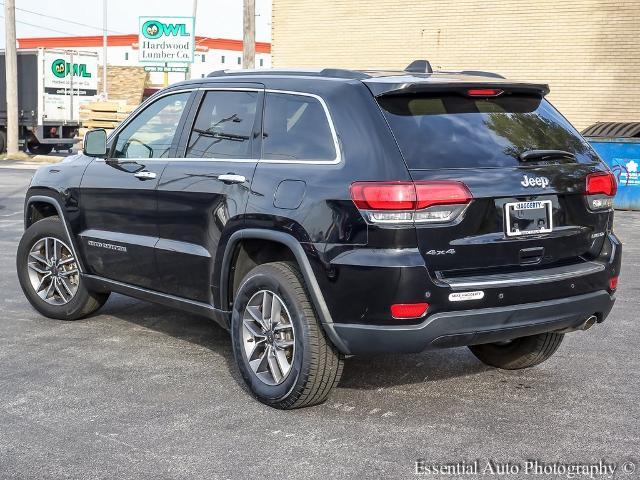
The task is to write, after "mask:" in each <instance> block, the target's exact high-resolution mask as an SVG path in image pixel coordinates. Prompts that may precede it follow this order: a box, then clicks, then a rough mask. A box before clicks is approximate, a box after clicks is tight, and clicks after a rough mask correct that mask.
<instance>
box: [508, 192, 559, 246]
mask: <svg viewBox="0 0 640 480" xmlns="http://www.w3.org/2000/svg"><path fill="white" fill-rule="evenodd" d="M552 213H553V205H552V202H551V200H532V201H529V202H511V203H506V204H505V206H504V224H505V232H506V234H507V236H508V237H522V236H525V235H540V234H543V233H549V232H551V231H553V215H552Z"/></svg>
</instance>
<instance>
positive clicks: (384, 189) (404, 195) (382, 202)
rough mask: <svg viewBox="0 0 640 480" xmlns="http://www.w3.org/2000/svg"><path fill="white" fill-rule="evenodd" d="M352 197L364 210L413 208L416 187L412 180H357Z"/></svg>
mask: <svg viewBox="0 0 640 480" xmlns="http://www.w3.org/2000/svg"><path fill="white" fill-rule="evenodd" d="M351 198H352V200H353V203H355V204H356V207H358V208H360V209H362V210H413V209H415V204H416V189H415V186H414V185H413V183H412V182H355V183H353V184H351Z"/></svg>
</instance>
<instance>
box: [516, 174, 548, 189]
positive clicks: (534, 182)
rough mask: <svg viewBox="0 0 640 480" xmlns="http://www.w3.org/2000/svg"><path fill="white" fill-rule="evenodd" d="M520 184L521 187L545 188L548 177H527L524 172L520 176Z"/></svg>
mask: <svg viewBox="0 0 640 480" xmlns="http://www.w3.org/2000/svg"><path fill="white" fill-rule="evenodd" d="M520 184H521V185H522V186H523V187H541V188H547V186H548V185H549V179H548V178H547V177H536V178H533V177H528V176H527V175H526V174H525V175H523V176H522V181H521V182H520Z"/></svg>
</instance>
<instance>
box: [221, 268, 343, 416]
mask: <svg viewBox="0 0 640 480" xmlns="http://www.w3.org/2000/svg"><path fill="white" fill-rule="evenodd" d="M265 292H266V295H267V296H269V295H272V300H271V303H270V305H273V304H274V303H275V302H276V300H280V302H281V306H280V309H279V310H278V311H280V312H281V314H280V315H279V318H280V319H281V321H280V322H279V323H277V324H276V325H280V327H281V328H282V330H279V331H278V332H279V333H274V334H273V335H272V336H271V340H269V338H268V337H266V339H265V340H264V342H262V341H258V340H255V350H256V353H255V354H254V356H253V357H251V358H255V359H257V360H254V361H253V362H252V363H253V365H258V370H260V365H262V364H264V366H265V367H266V370H265V371H263V372H257V373H256V372H255V371H254V369H253V368H252V366H251V364H250V363H249V358H250V357H249V355H250V354H249V352H248V349H250V348H253V345H254V343H253V342H250V341H247V340H246V338H247V337H248V336H249V337H250V336H251V334H250V333H249V331H250V330H248V329H247V327H246V326H245V325H251V328H252V329H254V330H255V329H257V330H259V329H260V325H261V323H260V322H256V321H254V320H255V318H256V317H252V316H251V315H250V314H249V309H248V308H247V307H250V308H253V311H254V314H257V315H260V314H261V312H260V311H258V310H257V309H260V308H261V307H251V305H252V304H253V303H254V302H256V301H257V302H258V303H256V304H257V305H264V303H260V302H262V301H263V300H264V295H265ZM260 295H263V297H260ZM256 296H258V297H256ZM276 297H277V298H276ZM256 298H257V300H254V299H256ZM261 299H262V300H261ZM262 310H265V309H264V308H262ZM270 311H271V312H273V309H270ZM271 316H272V315H269V317H271ZM247 319H248V320H247ZM263 321H264V318H263ZM269 322H270V320H269ZM256 327H257V328H256ZM277 328H278V327H275V328H274V330H273V331H275V329H277ZM254 330H251V331H254ZM265 331H267V332H268V330H259V332H258V333H264V332H265ZM278 336H280V339H278V338H277V337H278ZM274 337H275V339H274ZM255 338H258V337H254V339H255ZM283 338H284V340H283ZM231 340H232V344H233V354H234V358H235V361H236V364H237V366H238V369H239V370H240V374H241V376H242V378H243V380H244V382H245V384H246V385H247V387H248V389H249V390H250V392H251V393H252V394H253V395H254V396H255V397H256V398H257V399H258V400H259V401H261V402H262V403H264V404H266V405H269V406H272V407H275V408H280V409H287V410H288V409H293V408H300V407H309V406H312V405H318V404H320V403H323V402H324V401H325V400H326V399H327V397H328V396H329V393H330V392H331V390H332V388H333V387H334V386H335V385H337V383H338V381H339V380H340V376H341V375H342V368H343V357H342V355H341V354H340V353H339V352H338V351H337V350H336V349H335V347H334V346H333V345H332V344H331V343H330V342H329V340H328V339H327V338H326V336H325V333H324V330H323V329H322V326H321V325H320V322H319V321H318V319H317V317H316V314H315V312H314V309H313V307H312V305H311V302H310V301H309V296H308V294H307V292H306V290H305V288H304V281H303V279H302V277H301V275H300V272H299V270H298V268H297V267H296V266H295V265H294V264H292V263H289V262H274V263H266V264H262V265H259V266H257V267H255V268H254V269H253V270H251V271H250V272H249V273H248V274H247V275H246V276H245V277H244V279H243V280H242V282H241V283H240V287H239V288H238V291H237V294H236V297H235V301H234V305H233V312H232V317H231ZM269 341H271V342H273V343H271V344H269ZM282 342H288V343H289V344H292V345H289V347H288V348H287V349H286V350H283V349H280V350H281V351H278V350H279V348H278V346H277V345H279V344H280V343H282ZM260 348H262V349H264V351H265V352H266V349H268V348H271V351H273V352H275V353H274V357H273V358H274V360H273V361H274V362H276V364H277V365H278V366H280V365H281V364H280V362H279V361H276V360H278V358H277V357H278V356H279V355H284V356H285V360H288V361H289V364H290V370H289V371H288V373H287V374H284V375H282V378H280V379H278V378H277V376H276V374H275V373H271V372H272V370H270V367H271V365H270V363H269V361H263V360H261V359H262V358H266V359H267V360H268V359H269V354H268V353H265V354H264V355H261V354H260V353H261V350H260ZM283 352H284V353H283ZM256 361H258V362H259V363H258V364H256V363H255V362H256ZM286 363H287V362H286V361H285V364H286ZM275 370H277V371H278V372H279V373H280V374H282V373H283V372H284V371H285V369H282V368H276V369H275ZM274 382H275V383H274Z"/></svg>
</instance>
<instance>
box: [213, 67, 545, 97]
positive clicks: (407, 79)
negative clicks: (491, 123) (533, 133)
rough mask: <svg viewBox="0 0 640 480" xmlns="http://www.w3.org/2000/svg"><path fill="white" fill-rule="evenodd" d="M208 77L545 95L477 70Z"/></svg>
mask: <svg viewBox="0 0 640 480" xmlns="http://www.w3.org/2000/svg"><path fill="white" fill-rule="evenodd" d="M208 78H209V79H219V78H224V79H231V78H233V80H234V81H236V80H245V81H248V80H251V81H258V80H260V79H269V78H272V79H273V78H289V79H295V78H300V79H302V78H305V79H308V80H313V79H318V80H322V79H325V80H333V81H340V80H341V81H361V82H363V83H365V84H366V85H367V86H368V87H369V89H370V90H371V91H372V92H373V93H374V95H385V94H389V93H393V92H400V91H402V92H407V91H414V90H415V91H418V90H420V91H422V90H425V89H429V88H438V89H447V88H461V87H462V88H464V87H472V86H476V85H482V86H484V87H494V88H504V89H509V90H521V91H528V92H532V93H533V92H535V93H541V94H543V95H546V94H547V93H548V92H549V86H548V85H546V84H539V83H531V82H522V81H513V80H507V79H505V78H504V77H503V76H501V75H499V74H496V73H493V72H484V71H477V70H461V71H435V72H431V73H427V72H424V73H420V72H414V71H411V72H407V71H388V70H346V69H340V68H324V69H318V70H303V69H299V70H298V69H269V70H218V71H215V72H212V73H210V74H209V75H208Z"/></svg>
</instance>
